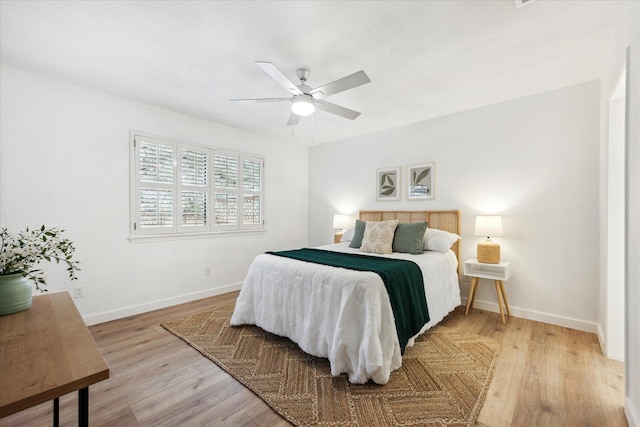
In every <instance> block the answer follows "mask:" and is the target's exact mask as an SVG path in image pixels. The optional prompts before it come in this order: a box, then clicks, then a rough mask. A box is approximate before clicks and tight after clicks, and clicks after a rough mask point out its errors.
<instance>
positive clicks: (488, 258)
mask: <svg viewBox="0 0 640 427" xmlns="http://www.w3.org/2000/svg"><path fill="white" fill-rule="evenodd" d="M475 234H476V236H486V238H487V240H485V241H484V242H480V243H478V248H477V249H478V250H477V258H478V262H482V263H485V264H498V263H499V262H500V245H499V244H497V243H495V242H492V241H491V236H494V237H496V236H502V217H500V216H499V215H485V216H477V217H476V233H475Z"/></svg>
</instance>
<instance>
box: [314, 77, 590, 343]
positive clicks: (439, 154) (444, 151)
mask: <svg viewBox="0 0 640 427" xmlns="http://www.w3.org/2000/svg"><path fill="white" fill-rule="evenodd" d="M598 91H599V86H598V83H597V82H591V83H586V84H582V85H578V86H574V87H569V88H565V89H561V90H556V91H553V92H548V93H543V94H539V95H535V96H530V97H526V98H521V99H517V100H514V101H510V102H505V103H501V104H497V105H493V106H489V107H485V108H480V109H477V110H472V111H468V112H463V113H459V114H455V115H451V116H447V117H442V118H438V119H434V120H429V121H425V122H421V123H417V124H414V125H410V126H405V127H402V128H398V129H393V130H389V131H385V132H378V133H374V134H371V135H367V136H363V137H359V138H353V139H349V140H345V141H340V142H336V143H332V144H325V145H320V146H316V147H312V148H311V149H310V153H309V191H310V209H309V212H310V229H309V230H310V244H312V245H315V244H322V243H329V242H330V241H331V238H332V234H333V230H332V229H331V218H332V215H333V214H334V213H339V212H342V213H352V212H356V211H357V210H359V209H460V210H461V216H462V245H461V258H462V259H466V258H475V249H476V244H477V242H478V241H480V240H482V238H480V237H475V236H474V235H473V234H474V224H475V215H476V214H485V213H498V214H501V215H502V218H503V226H504V234H505V235H504V237H501V238H494V239H493V240H495V241H497V242H498V243H500V245H501V252H502V259H503V260H508V261H511V262H512V266H513V276H512V278H511V279H510V280H509V281H508V282H507V284H506V290H507V294H508V297H509V303H510V307H512V312H513V314H514V315H516V316H521V317H528V318H533V319H537V320H542V321H548V322H551V323H556V324H561V325H565V326H569V327H574V328H578V329H583V330H589V331H591V332H595V329H596V327H595V324H596V322H597V320H598V149H599V146H598V137H599V121H598V114H599V112H598V111H599V98H598ZM429 161H435V162H436V166H437V184H436V185H437V193H436V200H434V201H423V202H416V201H407V200H406V197H405V196H404V195H403V200H402V201H400V202H376V201H375V192H374V187H375V184H374V177H375V170H376V168H379V167H386V166H397V165H402V166H403V167H404V166H405V165H409V164H414V163H420V162H429ZM405 171H406V169H405ZM403 175H406V172H405V173H403ZM405 184H406V177H405V176H403V184H402V185H403V186H404V185H405ZM468 286H469V285H468V283H466V282H465V283H462V286H461V289H462V294H463V295H464V296H466V295H467V293H468ZM476 299H477V306H478V307H482V308H489V309H493V310H495V311H497V305H496V295H495V288H494V287H493V286H488V285H486V284H485V286H481V287H480V289H479V293H478V295H477V298H476Z"/></svg>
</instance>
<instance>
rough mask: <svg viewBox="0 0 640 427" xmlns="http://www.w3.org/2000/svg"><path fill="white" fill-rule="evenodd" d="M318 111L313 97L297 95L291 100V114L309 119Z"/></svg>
mask: <svg viewBox="0 0 640 427" xmlns="http://www.w3.org/2000/svg"><path fill="white" fill-rule="evenodd" d="M314 111H316V103H315V100H314V99H313V96H311V95H295V96H294V97H293V99H292V100H291V112H292V113H293V114H296V115H298V116H300V117H307V116H310V115H312V114H313V112H314Z"/></svg>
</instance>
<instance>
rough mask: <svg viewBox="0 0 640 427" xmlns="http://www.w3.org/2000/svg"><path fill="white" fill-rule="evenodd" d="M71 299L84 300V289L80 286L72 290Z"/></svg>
mask: <svg viewBox="0 0 640 427" xmlns="http://www.w3.org/2000/svg"><path fill="white" fill-rule="evenodd" d="M73 297H74V298H76V299H78V298H84V288H83V287H81V286H76V287H74V288H73Z"/></svg>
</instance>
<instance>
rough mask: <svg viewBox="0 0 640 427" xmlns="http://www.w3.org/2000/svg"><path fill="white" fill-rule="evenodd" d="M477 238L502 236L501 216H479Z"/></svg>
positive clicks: (477, 218)
mask: <svg viewBox="0 0 640 427" xmlns="http://www.w3.org/2000/svg"><path fill="white" fill-rule="evenodd" d="M476 236H486V237H491V236H494V237H495V236H502V217H501V216H500V215H484V216H482V215H481V216H477V217H476Z"/></svg>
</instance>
